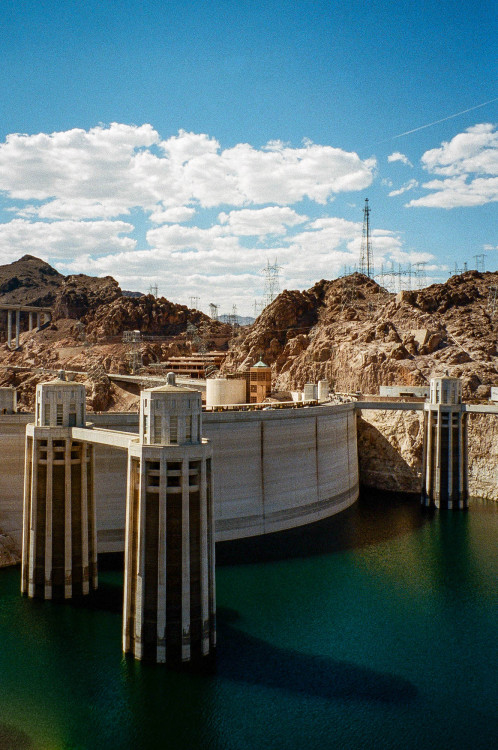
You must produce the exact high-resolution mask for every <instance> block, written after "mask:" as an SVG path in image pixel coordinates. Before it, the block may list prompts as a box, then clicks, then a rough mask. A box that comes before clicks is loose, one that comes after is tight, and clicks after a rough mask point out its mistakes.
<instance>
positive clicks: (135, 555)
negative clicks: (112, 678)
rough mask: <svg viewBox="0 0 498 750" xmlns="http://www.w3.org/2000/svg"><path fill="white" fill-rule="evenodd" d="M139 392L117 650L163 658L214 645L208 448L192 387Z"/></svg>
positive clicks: (196, 653)
mask: <svg viewBox="0 0 498 750" xmlns="http://www.w3.org/2000/svg"><path fill="white" fill-rule="evenodd" d="M168 379H169V382H168V385H166V386H162V387H160V388H155V389H151V390H146V391H143V392H142V394H141V420H140V431H141V432H140V438H141V439H140V441H139V442H137V443H132V444H131V445H130V448H129V451H128V492H127V508H126V542H125V583H124V589H125V591H124V604H123V610H124V611H123V650H124V651H125V652H131V653H132V654H133V655H134V656H135V658H136V659H148V660H152V661H157V662H168V663H171V664H174V663H179V662H186V661H190V660H195V659H197V658H200V657H205V656H208V655H209V654H212V653H213V652H214V649H215V646H216V622H215V612H216V600H215V579H214V510H213V480H212V466H211V456H212V452H211V447H210V445H209V444H208V442H207V440H202V437H201V429H202V426H201V401H200V398H201V397H200V393H199V392H198V391H192V390H190V389H188V388H181V387H177V386H176V385H175V384H174V377H173V378H171V377H170V376H168Z"/></svg>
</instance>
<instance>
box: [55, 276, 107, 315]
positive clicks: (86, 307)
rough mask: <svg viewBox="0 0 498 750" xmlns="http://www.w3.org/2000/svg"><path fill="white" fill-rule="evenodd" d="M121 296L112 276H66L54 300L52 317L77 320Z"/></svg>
mask: <svg viewBox="0 0 498 750" xmlns="http://www.w3.org/2000/svg"><path fill="white" fill-rule="evenodd" d="M121 296H122V295H121V289H120V288H119V284H118V282H117V281H116V280H115V279H113V278H112V276H105V277H104V278H97V277H95V276H85V275H84V274H78V275H75V276H66V278H65V279H64V281H63V282H62V284H61V286H60V288H59V290H58V292H57V295H56V298H55V300H54V317H55V318H56V319H57V318H76V319H77V320H79V319H81V318H83V317H84V316H85V315H87V314H88V313H89V311H90V310H94V309H95V308H96V307H100V306H101V305H108V304H110V303H111V302H114V300H116V299H118V298H119V297H121Z"/></svg>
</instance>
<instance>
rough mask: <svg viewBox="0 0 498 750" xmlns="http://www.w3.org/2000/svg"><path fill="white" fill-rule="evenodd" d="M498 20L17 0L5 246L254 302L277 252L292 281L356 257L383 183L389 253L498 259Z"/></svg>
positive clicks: (8, 67)
mask: <svg viewBox="0 0 498 750" xmlns="http://www.w3.org/2000/svg"><path fill="white" fill-rule="evenodd" d="M496 20H497V18H496V6H495V3H494V2H487V0H485V1H484V2H481V3H480V4H479V5H477V4H474V3H473V2H472V3H471V2H456V1H455V2H448V1H444V0H443V1H442V2H438V3H434V2H418V3H414V2H406V1H404V0H401V1H400V2H371V3H364V2H355V1H354V0H349V2H341V1H337V2H332V1H329V2H321V1H320V0H317V1H316V2H313V1H312V0H310V1H309V2H304V1H302V0H301V1H296V2H292V0H287V2H281V1H280V0H268V1H267V2H243V1H242V0H239V2H229V1H225V2H216V1H214V0H212V1H211V2H201V1H199V0H193V1H192V2H187V1H186V0H184V2H176V0H172V1H170V2H167V1H166V0H163V2H151V1H150V0H149V1H148V0H144V1H143V2H136V1H135V0H121V1H119V0H116V1H114V2H113V1H110V2H105V1H103V0H101V1H100V2H96V1H94V0H85V1H84V2H83V1H81V2H80V1H78V0H65V2H48V1H46V2H43V1H42V0H37V2H34V1H30V0H27V1H24V2H23V0H15V1H11V0H4V3H3V4H2V17H1V19H0V26H1V28H0V33H1V37H2V59H3V64H2V67H1V69H0V87H1V90H0V107H1V115H2V116H1V119H0V124H1V129H2V132H1V133H0V222H1V223H0V237H1V240H2V241H1V243H0V248H1V250H0V262H9V261H11V260H14V259H16V258H18V257H19V256H20V255H22V254H23V253H31V254H34V255H38V256H40V257H43V258H45V259H46V260H48V261H49V262H51V263H52V264H53V265H55V266H56V267H57V268H58V269H59V270H61V271H62V272H64V273H77V272H86V273H91V274H95V275H105V274H108V273H109V274H112V275H113V276H115V277H116V278H117V279H118V280H119V281H120V283H121V285H122V286H123V287H124V288H128V289H140V290H142V291H147V290H148V288H149V286H150V285H151V284H155V283H157V285H158V287H159V292H160V293H161V294H164V295H165V296H167V297H168V298H170V299H172V300H175V301H180V302H184V303H187V302H188V300H189V297H190V296H192V295H194V296H198V297H199V298H200V307H201V308H202V309H205V310H206V311H207V308H208V303H209V302H217V303H218V304H219V305H220V310H221V311H229V310H230V309H231V306H232V304H237V306H238V309H239V312H242V313H250V312H251V310H252V306H253V301H254V299H259V298H260V297H261V296H262V293H263V277H262V274H261V269H262V268H263V267H264V266H265V264H266V261H267V259H270V260H271V261H272V262H273V261H274V259H275V258H278V262H279V264H280V266H281V269H282V270H281V286H282V288H283V287H287V288H297V287H299V288H307V287H309V286H311V284H312V283H314V281H317V280H318V279H320V278H324V277H325V278H334V277H335V276H337V275H339V274H340V273H341V272H342V271H343V269H344V267H345V266H354V264H355V262H357V260H358V254H359V243H360V235H361V222H362V208H363V204H364V199H365V198H366V197H368V198H369V202H370V206H371V226H372V229H373V232H374V235H373V244H374V254H375V263H376V269H378V270H380V266H381V263H384V264H385V266H386V267H387V266H388V264H389V263H390V261H393V262H394V263H396V264H397V263H402V264H407V263H408V262H410V261H411V262H413V263H416V262H418V261H425V262H426V263H427V266H426V269H427V277H428V278H429V279H430V280H443V279H444V278H446V277H447V276H448V273H449V271H450V270H453V267H454V265H455V263H456V264H457V265H458V266H459V267H463V264H464V263H465V262H467V263H468V267H469V268H470V267H472V266H473V265H475V261H474V259H473V256H474V255H476V254H480V253H485V254H486V259H485V263H486V269H488V270H496V269H497V268H498V263H497V259H498V249H497V248H498V238H497V236H496V224H497V222H496V201H497V200H498V185H497V183H498V166H497V165H498V135H497V128H496V124H497V123H498V99H497V98H498V86H497V85H496V53H495V49H494V47H495V39H496V31H497V22H496ZM492 100H494V101H492ZM484 103H486V104H485V105H484V106H478V105H482V104H484ZM466 110H470V111H466ZM460 113H462V114H460ZM452 115H456V116H454V117H453V116H452ZM446 118H448V119H446ZM440 120H441V122H437V123H436V124H434V125H431V126H430V127H422V126H425V125H429V124H430V123H434V122H436V121H440ZM418 128H421V129H418ZM412 130H414V131H415V132H412V133H408V134H407V135H401V134H402V133H406V132H407V131H412ZM15 134H18V135H15ZM397 136H399V137H397Z"/></svg>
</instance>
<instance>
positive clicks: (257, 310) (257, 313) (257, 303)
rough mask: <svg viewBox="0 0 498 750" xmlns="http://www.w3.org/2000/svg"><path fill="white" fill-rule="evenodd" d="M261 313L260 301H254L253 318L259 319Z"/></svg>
mask: <svg viewBox="0 0 498 750" xmlns="http://www.w3.org/2000/svg"><path fill="white" fill-rule="evenodd" d="M262 312H263V303H262V302H261V300H257V299H255V300H254V306H253V313H254V317H255V318H259V316H260V315H261V313H262Z"/></svg>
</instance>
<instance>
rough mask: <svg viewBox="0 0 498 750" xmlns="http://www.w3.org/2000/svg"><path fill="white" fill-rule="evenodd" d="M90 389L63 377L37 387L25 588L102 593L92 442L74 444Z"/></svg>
mask: <svg viewBox="0 0 498 750" xmlns="http://www.w3.org/2000/svg"><path fill="white" fill-rule="evenodd" d="M85 395H86V394H85V387H84V386H83V385H81V384H79V383H72V382H67V381H66V380H65V379H64V376H63V374H61V375H60V376H59V378H58V379H57V380H54V381H52V382H51V383H41V384H40V385H38V386H37V388H36V413H35V423H34V425H32V424H30V425H27V427H26V453H25V456H26V459H25V473H24V507H23V518H24V520H23V540H22V571H21V591H22V592H23V593H24V594H27V595H28V596H30V597H35V598H40V599H70V598H71V597H73V596H75V595H81V594H88V593H90V591H91V590H93V589H96V588H97V540H96V518H95V498H94V490H93V477H94V471H93V445H88V444H87V443H85V442H83V441H80V440H73V438H72V428H73V427H84V426H85Z"/></svg>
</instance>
